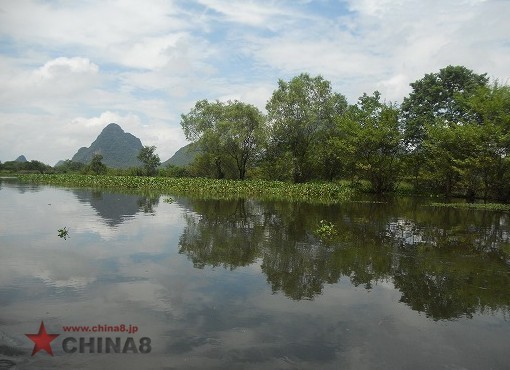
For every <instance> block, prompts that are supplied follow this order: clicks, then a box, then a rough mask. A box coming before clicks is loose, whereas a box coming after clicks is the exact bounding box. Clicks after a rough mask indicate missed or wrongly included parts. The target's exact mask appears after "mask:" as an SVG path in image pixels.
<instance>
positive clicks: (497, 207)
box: [429, 203, 510, 211]
mask: <svg viewBox="0 0 510 370" xmlns="http://www.w3.org/2000/svg"><path fill="white" fill-rule="evenodd" d="M429 206H430V207H443V208H458V209H476V210H484V211H510V204H503V203H430V204H429Z"/></svg>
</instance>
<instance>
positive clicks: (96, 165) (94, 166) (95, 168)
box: [86, 153, 106, 175]
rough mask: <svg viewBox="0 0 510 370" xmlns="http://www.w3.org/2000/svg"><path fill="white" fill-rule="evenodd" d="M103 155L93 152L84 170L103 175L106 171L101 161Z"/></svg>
mask: <svg viewBox="0 0 510 370" xmlns="http://www.w3.org/2000/svg"><path fill="white" fill-rule="evenodd" d="M102 160H103V156H102V155H101V154H99V153H96V154H94V156H93V157H92V160H91V161H90V163H89V165H88V166H87V167H86V172H92V173H94V174H96V175H103V174H105V173H106V166H105V165H104V163H103V162H101V161H102Z"/></svg>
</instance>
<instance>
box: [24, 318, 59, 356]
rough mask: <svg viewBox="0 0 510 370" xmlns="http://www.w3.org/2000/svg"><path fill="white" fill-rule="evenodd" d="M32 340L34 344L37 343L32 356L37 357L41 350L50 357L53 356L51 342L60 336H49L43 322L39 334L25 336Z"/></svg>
mask: <svg viewBox="0 0 510 370" xmlns="http://www.w3.org/2000/svg"><path fill="white" fill-rule="evenodd" d="M25 335H26V336H27V337H29V338H30V340H31V341H32V342H34V343H35V346H34V350H33V351H32V356H33V355H35V354H36V353H37V352H39V351H40V350H42V349H44V350H45V351H46V352H48V353H49V354H50V355H52V356H53V351H52V350H51V345H50V343H51V341H52V340H53V339H55V338H56V337H58V336H59V335H60V334H48V333H46V328H45V327H44V322H42V321H41V326H40V327H39V333H37V334H25Z"/></svg>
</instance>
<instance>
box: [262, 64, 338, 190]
mask: <svg viewBox="0 0 510 370" xmlns="http://www.w3.org/2000/svg"><path fill="white" fill-rule="evenodd" d="M346 108H347V101H346V99H345V97H344V96H343V95H341V94H338V93H333V91H332V89H331V83H330V82H329V81H327V80H325V79H324V78H322V76H317V77H313V78H312V77H310V75H308V74H306V73H304V74H301V75H299V76H297V77H294V78H293V79H292V80H290V81H289V82H285V81H283V80H279V81H278V88H277V89H276V90H275V91H274V92H273V95H272V96H271V98H270V99H269V101H268V102H267V105H266V109H267V112H268V121H269V125H270V127H271V138H270V146H271V147H272V148H271V151H272V154H273V157H279V156H282V155H285V153H289V154H290V158H291V162H290V163H288V164H287V165H288V167H290V168H291V170H292V178H293V181H294V182H296V183H297V182H303V181H306V180H309V179H310V177H311V176H310V175H311V173H312V171H313V168H314V163H313V161H312V152H313V151H314V150H315V149H314V148H316V147H318V146H319V143H320V141H321V140H322V139H323V138H324V137H325V136H327V133H328V131H330V130H332V129H333V128H334V121H335V117H337V116H338V115H341V114H342V113H343V112H344V111H345V109H346Z"/></svg>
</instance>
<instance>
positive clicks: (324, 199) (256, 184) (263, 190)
mask: <svg viewBox="0 0 510 370" xmlns="http://www.w3.org/2000/svg"><path fill="white" fill-rule="evenodd" d="M19 179H20V180H21V181H23V182H30V183H39V184H48V185H55V186H68V187H87V188H98V189H118V190H122V189H124V190H130V189H133V190H140V191H157V192H159V193H161V194H175V195H187V196H192V197H200V198H214V199H236V198H258V199H268V200H291V201H306V202H312V203H339V202H343V201H346V200H349V199H351V197H352V196H353V195H354V190H353V189H352V187H350V186H349V185H348V184H346V183H303V184H292V183H287V182H281V181H266V180H245V181H238V180H215V179H205V178H172V177H135V176H94V175H74V174H72V175H70V174H57V175H55V174H43V175H41V174H29V175H20V176H19Z"/></svg>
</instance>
